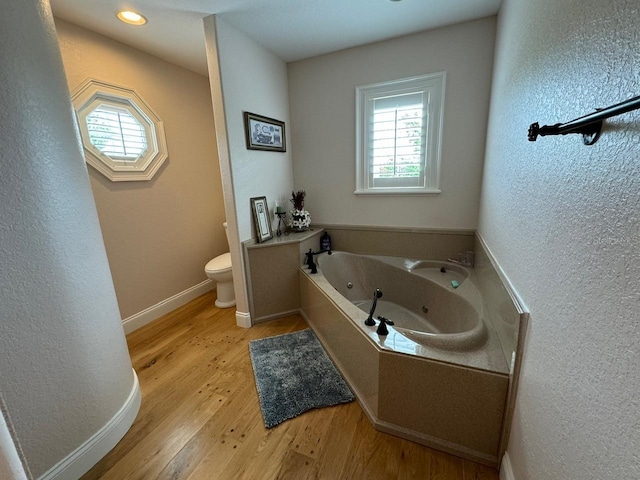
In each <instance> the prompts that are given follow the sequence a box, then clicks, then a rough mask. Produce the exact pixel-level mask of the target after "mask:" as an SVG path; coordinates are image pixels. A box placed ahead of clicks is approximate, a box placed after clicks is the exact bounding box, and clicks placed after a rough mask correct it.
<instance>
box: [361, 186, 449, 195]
mask: <svg viewBox="0 0 640 480" xmlns="http://www.w3.org/2000/svg"><path fill="white" fill-rule="evenodd" d="M353 193H354V194H355V195H378V196H389V195H394V196H405V195H423V196H432V195H438V194H440V193H442V190H440V189H437V188H433V189H429V190H425V189H419V190H418V189H416V190H411V189H407V188H385V189H379V190H356V191H354V192H353Z"/></svg>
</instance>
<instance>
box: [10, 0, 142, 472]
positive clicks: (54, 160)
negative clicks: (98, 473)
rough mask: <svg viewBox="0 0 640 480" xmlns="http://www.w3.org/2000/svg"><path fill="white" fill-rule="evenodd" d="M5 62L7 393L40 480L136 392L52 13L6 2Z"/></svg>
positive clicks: (41, 6) (32, 2) (17, 433)
mask: <svg viewBox="0 0 640 480" xmlns="http://www.w3.org/2000/svg"><path fill="white" fill-rule="evenodd" d="M0 58H2V69H1V70H0V82H1V83H2V85H3V87H2V89H0V110H1V111H2V112H4V113H3V119H2V128H0V158H1V159H2V175H0V236H1V239H2V241H1V242H0V299H1V301H0V319H1V320H0V389H1V392H0V393H1V395H2V398H3V399H4V402H5V406H4V407H5V409H3V412H2V413H3V414H4V415H5V419H6V421H7V423H10V425H11V427H12V429H13V432H12V433H13V434H14V435H13V436H14V440H15V441H16V443H18V444H19V445H20V446H21V449H22V452H23V453H24V458H25V459H26V461H27V463H28V469H29V470H30V471H31V473H32V474H33V476H34V477H39V476H40V475H42V474H43V473H45V472H46V471H47V470H49V469H50V468H51V467H52V466H54V465H55V464H57V463H58V462H59V461H60V460H62V459H63V458H65V457H66V456H67V455H69V454H70V453H71V452H73V451H74V450H75V449H76V448H78V447H79V446H81V445H82V444H83V443H84V442H85V441H87V440H88V439H89V438H90V437H92V436H93V435H94V434H95V433H96V432H98V431H99V430H100V429H101V428H102V427H103V426H104V425H105V424H106V423H107V422H108V421H110V420H111V419H112V418H113V417H114V416H115V415H116V413H117V412H118V411H119V410H120V408H121V407H122V406H123V405H124V404H125V402H126V401H127V399H128V397H129V394H130V392H131V391H132V387H133V386H134V385H137V383H135V377H134V374H133V372H132V369H131V360H130V358H129V354H128V351H127V345H126V342H125V338H124V332H123V330H122V325H121V324H120V314H119V312H118V304H117V301H116V296H115V292H114V289H113V283H112V280H111V274H110V272H109V265H108V263H107V256H106V253H105V249H104V244H103V242H102V236H101V233H100V225H99V223H98V215H97V212H96V207H95V203H94V201H93V195H92V193H91V186H90V184H89V177H88V174H87V167H86V165H85V163H84V158H83V156H82V150H81V146H80V143H79V141H78V137H77V135H76V127H75V120H74V117H73V110H72V106H71V99H70V97H69V90H68V87H67V81H66V78H65V75H64V70H63V67H62V59H61V57H60V50H59V48H58V42H57V39H56V35H55V29H54V25H53V18H52V16H51V12H50V10H49V5H48V2H43V1H40V0H28V1H23V2H8V3H7V2H5V4H4V5H3V10H2V15H0ZM129 425H130V424H129ZM127 427H128V426H127ZM123 434H124V432H123Z"/></svg>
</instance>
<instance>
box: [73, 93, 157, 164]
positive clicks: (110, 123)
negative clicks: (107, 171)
mask: <svg viewBox="0 0 640 480" xmlns="http://www.w3.org/2000/svg"><path fill="white" fill-rule="evenodd" d="M85 120H86V122H87V131H88V133H89V140H90V141H91V144H92V145H93V146H94V147H96V148H97V149H98V150H100V151H101V152H102V153H104V154H105V155H107V156H108V157H111V158H113V159H120V160H124V161H136V160H138V158H140V156H141V155H143V154H144V152H145V151H146V150H147V134H146V132H145V128H144V126H143V125H142V124H141V123H140V122H139V121H138V120H137V119H136V117H134V116H133V115H131V113H130V112H129V111H128V110H127V109H126V108H122V107H114V106H113V105H105V104H102V105H100V106H99V107H97V108H96V109H94V110H93V111H92V112H91V113H90V114H89V115H87V116H86V119H85Z"/></svg>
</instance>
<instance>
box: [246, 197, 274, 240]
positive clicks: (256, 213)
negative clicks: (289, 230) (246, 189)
mask: <svg viewBox="0 0 640 480" xmlns="http://www.w3.org/2000/svg"><path fill="white" fill-rule="evenodd" d="M251 210H252V211H253V221H254V224H255V226H256V233H257V235H258V243H262V242H266V241H267V240H269V239H271V238H273V231H272V230H271V217H270V216H269V207H268V206H267V197H253V198H252V199H251Z"/></svg>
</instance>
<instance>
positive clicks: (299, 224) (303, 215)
mask: <svg viewBox="0 0 640 480" xmlns="http://www.w3.org/2000/svg"><path fill="white" fill-rule="evenodd" d="M310 225H311V214H309V212H308V211H307V210H291V218H290V220H289V227H290V228H291V230H293V231H294V232H304V231H305V230H308V229H309V226H310Z"/></svg>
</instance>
